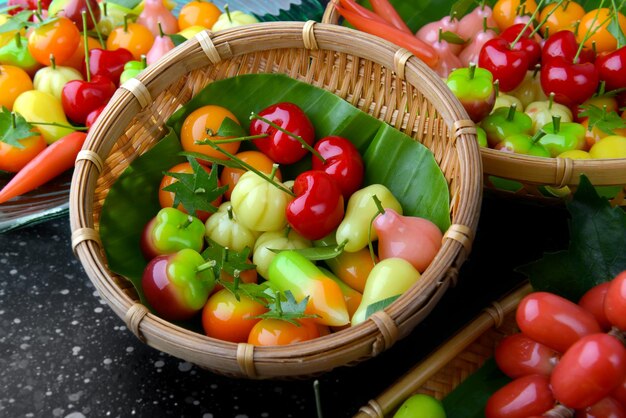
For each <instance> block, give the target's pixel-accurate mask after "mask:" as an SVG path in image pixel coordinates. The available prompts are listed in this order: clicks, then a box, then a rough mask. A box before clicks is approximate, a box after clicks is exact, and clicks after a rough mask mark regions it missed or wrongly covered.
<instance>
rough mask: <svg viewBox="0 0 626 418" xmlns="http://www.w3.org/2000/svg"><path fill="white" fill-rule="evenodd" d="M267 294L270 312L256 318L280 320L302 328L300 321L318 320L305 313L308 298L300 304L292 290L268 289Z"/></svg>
mask: <svg viewBox="0 0 626 418" xmlns="http://www.w3.org/2000/svg"><path fill="white" fill-rule="evenodd" d="M265 293H266V295H267V296H269V299H270V303H269V304H268V306H267V307H268V308H269V311H268V312H266V313H264V314H262V315H258V316H256V317H255V318H262V319H280V320H283V321H287V322H290V323H292V324H294V325H297V326H301V325H302V324H301V323H299V322H298V321H297V320H298V319H302V318H316V317H317V316H318V315H309V314H306V313H304V311H305V309H306V305H307V303H308V302H309V297H308V296H307V297H305V298H304V299H302V300H301V301H300V302H299V303H298V302H297V301H296V298H295V297H294V296H293V293H291V291H290V290H286V291H285V292H277V291H275V290H274V289H272V288H268V289H267V290H266V291H265Z"/></svg>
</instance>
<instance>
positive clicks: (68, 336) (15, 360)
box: [0, 195, 568, 418]
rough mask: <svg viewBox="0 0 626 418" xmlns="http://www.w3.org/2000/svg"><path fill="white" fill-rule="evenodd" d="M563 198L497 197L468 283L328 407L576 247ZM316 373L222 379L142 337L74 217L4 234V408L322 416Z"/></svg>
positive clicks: (94, 413)
mask: <svg viewBox="0 0 626 418" xmlns="http://www.w3.org/2000/svg"><path fill="white" fill-rule="evenodd" d="M567 238H568V232H567V212H566V211H565V210H564V209H563V208H562V207H541V206H538V205H535V204H533V203H527V202H519V201H514V200H508V199H500V198H498V197H495V196H491V195H487V196H485V198H484V201H483V208H482V212H481V220H480V224H479V228H478V235H477V237H476V240H475V243H474V247H473V250H472V253H471V254H470V257H469V259H468V260H467V262H466V263H465V265H464V266H463V268H462V269H461V273H460V277H459V284H458V285H457V287H456V288H454V289H451V290H450V291H449V292H448V293H447V294H446V296H444V298H443V299H442V301H441V302H440V303H439V305H438V306H437V307H436V308H435V310H434V311H433V313H432V314H431V315H430V316H429V317H428V318H427V319H426V320H425V321H424V322H422V323H421V324H420V325H419V326H418V327H417V328H416V329H415V330H414V331H413V333H412V334H411V335H410V336H409V337H407V338H405V339H404V340H401V341H399V342H397V343H396V344H395V345H394V346H393V347H392V348H391V349H389V350H388V351H386V352H384V353H383V354H381V355H380V356H378V357H377V358H374V359H371V360H368V361H366V362H364V363H361V364H359V365H357V366H351V367H341V368H338V369H336V370H333V371H331V372H329V373H326V374H324V375H322V376H319V377H318V380H319V382H320V397H321V405H322V412H323V416H324V417H326V418H329V417H330V418H335V417H351V416H352V415H353V414H355V413H356V412H357V411H358V409H359V407H360V406H362V405H364V404H366V403H367V401H368V400H369V399H371V398H373V397H375V396H377V395H378V394H379V393H381V392H382V391H383V390H384V389H385V388H387V387H389V386H390V385H391V384H392V383H393V382H394V381H395V380H396V379H397V378H399V377H400V376H401V375H402V374H403V373H405V372H406V371H408V370H409V368H410V367H412V366H413V365H414V364H415V363H417V362H418V361H419V360H420V359H422V358H424V356H425V355H427V354H428V353H429V352H430V351H432V350H433V349H435V348H436V347H437V345H439V344H440V343H441V342H443V341H444V340H445V338H446V337H448V336H450V335H451V334H452V333H454V332H455V331H456V330H458V329H459V328H460V327H462V326H463V325H464V324H465V323H467V322H468V321H469V320H470V319H471V318H472V317H473V316H474V315H476V314H477V313H478V312H479V311H480V310H481V309H482V308H483V307H484V306H486V305H488V304H489V303H490V302H491V301H492V300H495V299H497V298H499V297H500V296H502V295H503V294H504V293H506V292H507V291H508V290H510V289H511V288H513V287H515V286H516V285H517V284H518V283H520V282H521V281H523V280H524V278H523V277H521V276H519V275H518V274H517V273H515V272H514V268H515V267H516V266H519V265H521V264H523V263H525V262H528V261H532V260H535V259H537V258H539V257H540V256H541V255H542V253H543V252H544V251H553V250H558V249H563V248H565V247H566V243H567ZM315 411H316V402H315V396H314V390H313V379H307V380H290V381H251V380H246V379H232V378H226V377H223V376H219V375H216V374H213V373H211V372H208V371H206V370H203V369H200V368H198V367H197V366H194V365H193V364H190V363H187V362H185V361H183V360H180V359H177V358H175V357H172V356H170V355H168V354H165V353H162V352H159V351H157V350H155V349H153V348H151V347H149V346H147V345H145V344H143V343H142V342H141V341H139V340H138V339H137V338H136V337H135V336H134V335H133V334H132V333H131V332H130V331H129V330H128V329H127V328H126V327H125V326H124V322H123V321H122V320H121V319H120V318H118V317H117V316H116V315H115V314H114V313H113V311H112V310H111V309H110V308H109V306H108V305H107V304H106V303H105V302H104V301H103V300H101V299H100V298H99V297H98V294H97V292H96V291H95V289H94V287H93V285H92V284H91V282H90V281H89V279H88V277H87V275H86V274H85V273H84V270H83V267H82V265H81V264H80V262H79V261H77V259H76V258H75V257H74V255H73V253H72V251H71V248H70V227H69V221H68V219H67V217H65V218H60V219H56V220H52V221H48V222H46V223H41V224H38V225H34V226H30V227H27V228H23V229H19V230H15V231H11V232H8V233H5V234H2V235H0V417H8V418H14V417H62V418H82V417H98V418H99V417H133V416H138V417H161V416H163V417H167V416H172V417H198V418H218V417H232V418H254V417H272V418H274V417H298V418H306V417H316V416H317V415H316V412H315Z"/></svg>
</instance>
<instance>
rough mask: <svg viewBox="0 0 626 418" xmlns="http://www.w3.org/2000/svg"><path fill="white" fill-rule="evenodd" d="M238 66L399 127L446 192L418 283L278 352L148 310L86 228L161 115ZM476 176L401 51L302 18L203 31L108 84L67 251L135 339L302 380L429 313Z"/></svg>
mask: <svg viewBox="0 0 626 418" xmlns="http://www.w3.org/2000/svg"><path fill="white" fill-rule="evenodd" d="M249 73H282V74H286V75H288V76H290V77H292V78H294V79H297V80H300V81H304V82H307V83H310V84H312V85H315V86H318V87H320V88H323V89H326V90H328V91H331V92H333V93H334V94H336V95H338V96H339V97H341V98H343V99H345V100H347V101H348V102H350V103H352V104H353V105H355V106H356V107H358V108H360V109H361V110H363V111H365V112H367V113H369V114H371V115H373V116H374V117H377V118H379V119H381V120H383V121H385V122H388V123H389V124H391V125H392V126H394V127H396V128H398V129H400V130H401V131H403V132H405V133H407V134H408V135H409V136H411V137H413V138H414V139H416V140H418V141H420V142H421V143H423V144H424V145H425V146H426V147H428V148H429V149H430V150H431V151H432V152H433V155H434V157H435V160H436V161H437V162H438V164H439V166H440V167H441V169H442V172H443V174H444V176H445V178H446V180H447V182H448V185H449V191H450V196H449V197H450V216H451V223H452V226H451V227H450V229H449V230H448V231H447V232H446V233H445V236H444V240H443V245H442V248H441V250H440V251H439V253H438V254H437V256H436V258H435V260H434V261H433V262H432V263H431V265H430V266H429V268H428V269H427V270H426V271H425V272H424V273H423V274H422V279H421V281H420V282H419V283H418V284H416V285H415V286H414V287H412V288H411V289H409V290H408V291H407V292H406V293H405V294H404V295H403V296H402V297H401V298H399V299H398V300H396V301H395V302H394V303H393V304H391V305H390V306H389V307H388V308H387V309H385V310H384V311H380V312H379V313H377V314H375V315H373V316H372V317H371V319H369V320H367V321H365V322H364V323H362V324H360V325H358V326H356V327H351V328H348V329H345V330H342V331H340V332H336V333H333V334H330V335H327V336H324V337H321V338H318V339H315V340H312V341H307V342H303V343H298V344H294V345H291V346H286V347H254V346H252V345H248V344H245V343H242V344H234V343H230V342H225V341H220V340H217V339H213V338H209V337H206V336H204V335H201V334H198V333H195V332H192V331H189V330H187V329H184V328H181V327H178V326H176V325H174V324H172V323H169V322H167V321H165V320H163V319H160V318H159V317H157V316H156V315H153V314H152V313H150V312H149V311H148V309H147V308H146V307H145V306H143V305H142V304H141V303H139V301H138V297H137V295H136V293H135V291H134V288H133V287H132V285H131V284H130V282H129V281H128V280H127V279H125V278H124V277H120V276H118V275H116V274H114V273H112V272H111V271H110V270H109V269H108V267H107V260H106V257H105V253H104V250H103V248H102V245H101V244H100V240H99V233H98V228H99V215H100V211H101V209H102V204H103V202H104V199H105V198H106V195H107V192H108V190H109V188H110V187H111V185H112V184H113V183H114V182H115V180H116V179H117V178H118V177H119V176H120V174H121V173H122V172H123V171H124V169H125V168H126V167H127V166H128V165H129V164H130V163H131V162H132V161H133V160H134V159H135V158H136V157H137V156H139V155H141V154H143V153H144V152H146V151H147V150H148V149H150V148H151V147H152V146H153V145H154V144H155V143H156V142H157V141H158V140H159V139H161V138H162V137H163V136H164V135H165V133H166V128H165V126H164V123H165V121H166V120H167V119H168V118H169V116H170V115H171V114H172V113H174V112H175V111H176V110H177V109H179V108H180V107H181V106H182V105H184V104H185V103H186V102H188V101H189V100H190V99H191V98H192V97H193V96H194V95H195V93H196V92H198V91H200V90H201V89H202V88H203V87H205V86H206V85H208V84H209V83H211V82H212V81H215V80H220V79H225V78H228V77H232V76H236V75H241V74H249ZM418 112H419V114H421V115H424V116H418ZM425 115H428V117H425ZM481 181H482V166H481V160H480V154H479V150H478V146H477V144H476V138H475V130H474V128H473V126H472V125H471V121H469V118H468V116H467V114H466V112H465V110H464V109H463V107H462V106H461V105H460V103H459V102H458V101H457V100H456V98H455V97H454V96H453V95H452V94H451V92H450V91H449V90H448V89H446V88H445V85H444V84H443V83H442V81H441V80H440V79H439V78H438V77H437V76H436V75H435V74H434V73H433V72H432V71H431V70H430V69H429V68H427V67H426V66H425V65H424V64H423V63H422V62H421V61H420V60H418V59H416V58H415V57H413V56H412V55H411V54H410V53H408V52H407V51H405V50H398V49H397V48H396V47H394V46H393V45H392V44H390V43H388V42H386V41H383V40H381V39H379V38H376V37H372V36H369V35H366V34H362V33H360V32H357V31H354V30H351V29H347V28H343V27H339V26H336V25H325V24H321V23H317V24H316V23H315V22H313V21H309V22H272V23H260V24H254V25H249V26H246V27H238V28H235V29H232V30H224V31H220V32H218V33H214V34H213V33H210V32H208V31H206V32H201V33H200V34H198V35H197V36H195V37H194V38H192V39H190V40H189V41H187V42H186V43H184V44H182V45H180V46H179V47H178V48H176V49H175V50H174V51H172V52H171V53H169V54H168V55H167V56H166V57H164V58H162V60H160V61H159V62H158V63H157V64H155V65H153V66H150V67H149V68H148V69H146V70H145V71H144V72H142V73H141V75H140V76H139V77H138V78H136V79H132V80H131V81H129V82H128V83H126V84H124V85H123V86H122V87H121V88H120V89H118V90H117V92H116V93H115V95H114V96H113V98H112V100H111V102H110V103H109V104H108V105H107V107H106V108H105V110H104V112H103V114H102V116H101V117H100V118H99V119H98V121H97V123H96V124H95V125H94V126H93V127H92V129H91V130H90V133H89V136H88V138H87V141H86V143H85V146H84V148H83V150H82V151H81V153H80V155H79V156H78V158H77V161H76V168H75V171H74V177H73V179H72V188H71V195H70V223H71V229H72V247H73V249H74V251H75V253H76V255H77V257H78V258H79V260H80V261H81V262H82V264H83V266H84V267H85V271H86V273H87V275H88V276H89V278H90V280H91V281H92V282H93V283H94V285H95V287H96V288H97V290H98V292H99V293H100V296H101V297H102V298H103V299H104V300H105V301H106V302H107V303H108V304H109V306H110V307H111V308H112V309H113V311H114V312H115V313H116V314H117V315H118V316H119V317H120V318H123V319H124V320H125V321H126V323H127V325H128V328H129V329H130V330H132V332H134V333H135V334H136V335H137V336H138V337H139V338H140V339H142V340H143V341H144V342H145V343H146V344H148V345H150V346H152V347H154V348H156V349H158V350H160V351H163V352H166V353H169V354H172V355H173V356H176V357H179V358H181V359H184V360H186V361H189V362H191V363H194V364H197V365H198V366H200V367H203V368H206V369H209V370H211V371H214V372H216V373H219V374H223V375H228V376H235V377H245V378H250V379H263V378H284V379H289V378H296V377H310V376H313V375H317V374H320V373H323V372H326V371H330V370H332V369H333V368H336V367H339V366H345V365H353V364H357V363H359V362H361V361H364V360H366V359H369V358H371V357H374V356H376V355H378V354H379V353H381V352H383V351H384V350H386V349H388V348H389V347H391V346H392V345H393V344H394V343H395V342H396V341H397V340H399V339H401V338H403V337H405V336H406V335H408V334H409V333H410V332H411V330H412V329H413V328H414V327H415V326H416V325H417V324H418V323H420V321H422V319H423V318H424V317H426V315H428V314H429V313H430V311H431V310H432V309H433V307H434V306H435V305H436V304H437V302H438V301H439V299H440V298H441V297H442V296H443V294H444V293H445V292H446V290H447V289H448V288H449V287H450V286H452V285H453V284H454V283H455V280H456V277H457V275H458V270H459V268H460V266H461V265H462V263H463V262H464V261H465V259H466V258H467V256H468V254H469V252H470V250H471V243H472V240H473V236H474V234H475V231H476V227H477V223H478V218H479V214H480V205H481V198H482V186H481Z"/></svg>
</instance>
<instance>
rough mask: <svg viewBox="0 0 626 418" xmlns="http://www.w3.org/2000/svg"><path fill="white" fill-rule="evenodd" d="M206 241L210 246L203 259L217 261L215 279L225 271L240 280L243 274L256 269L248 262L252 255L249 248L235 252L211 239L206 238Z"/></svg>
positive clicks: (214, 267)
mask: <svg viewBox="0 0 626 418" xmlns="http://www.w3.org/2000/svg"><path fill="white" fill-rule="evenodd" d="M206 240H207V241H208V243H209V246H208V247H207V248H206V249H205V250H204V251H203V252H202V257H204V259H205V260H213V261H215V265H214V266H213V273H214V274H215V277H218V278H219V277H220V276H221V274H222V271H224V272H226V273H228V274H230V275H231V276H233V277H234V278H235V279H238V278H239V275H240V274H241V272H243V271H246V270H252V269H254V268H256V266H255V265H254V264H252V263H249V262H248V259H249V258H250V253H251V250H250V248H249V247H246V248H244V249H243V250H241V251H235V250H232V249H229V248H226V247H224V246H222V245H220V244H218V243H217V242H215V241H213V240H211V239H209V238H206Z"/></svg>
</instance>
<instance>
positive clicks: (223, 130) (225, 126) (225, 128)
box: [217, 118, 246, 137]
mask: <svg viewBox="0 0 626 418" xmlns="http://www.w3.org/2000/svg"><path fill="white" fill-rule="evenodd" d="M245 135H246V131H245V129H243V128H242V127H241V125H240V124H238V123H237V122H235V121H234V120H232V119H231V118H224V120H223V121H222V124H221V125H220V127H219V129H218V130H217V136H223V137H240V136H245Z"/></svg>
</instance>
